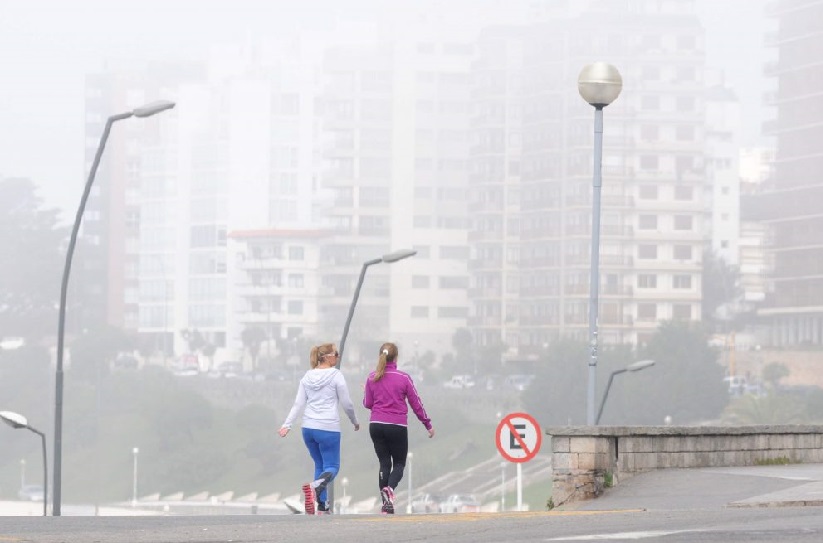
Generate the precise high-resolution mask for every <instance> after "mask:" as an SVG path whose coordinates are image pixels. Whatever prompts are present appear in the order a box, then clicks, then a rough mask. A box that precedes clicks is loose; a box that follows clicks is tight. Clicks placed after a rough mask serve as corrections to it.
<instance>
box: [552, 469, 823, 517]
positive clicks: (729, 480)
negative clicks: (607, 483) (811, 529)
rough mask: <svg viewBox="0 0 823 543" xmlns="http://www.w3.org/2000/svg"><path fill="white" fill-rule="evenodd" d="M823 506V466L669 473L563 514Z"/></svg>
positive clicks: (642, 478) (645, 476)
mask: <svg viewBox="0 0 823 543" xmlns="http://www.w3.org/2000/svg"><path fill="white" fill-rule="evenodd" d="M821 505H823V464H788V465H782V466H749V467H727V468H698V469H667V470H658V471H651V472H647V473H641V474H639V475H635V476H634V477H631V478H629V479H626V480H624V481H622V482H620V483H619V484H618V485H617V486H615V487H614V488H609V489H606V491H605V492H604V494H603V495H601V496H600V497H598V498H597V499H594V500H590V501H586V502H579V503H574V504H569V505H564V506H561V507H560V508H559V509H560V510H580V511H606V510H621V509H644V510H649V511H651V510H670V511H671V510H694V509H715V508H724V507H798V506H821Z"/></svg>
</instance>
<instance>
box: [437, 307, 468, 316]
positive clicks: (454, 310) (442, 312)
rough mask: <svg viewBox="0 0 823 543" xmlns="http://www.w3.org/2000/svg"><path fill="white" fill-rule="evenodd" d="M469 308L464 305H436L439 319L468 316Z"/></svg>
mask: <svg viewBox="0 0 823 543" xmlns="http://www.w3.org/2000/svg"><path fill="white" fill-rule="evenodd" d="M468 314H469V310H468V308H465V307H438V308H437V317H438V318H441V319H462V318H465V317H466V316H468Z"/></svg>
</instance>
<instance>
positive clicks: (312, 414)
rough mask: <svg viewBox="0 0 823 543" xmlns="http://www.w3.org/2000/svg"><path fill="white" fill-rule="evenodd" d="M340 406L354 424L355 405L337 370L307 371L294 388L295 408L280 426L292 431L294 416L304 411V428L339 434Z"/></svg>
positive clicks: (320, 369) (355, 421)
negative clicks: (295, 390) (295, 388)
mask: <svg viewBox="0 0 823 543" xmlns="http://www.w3.org/2000/svg"><path fill="white" fill-rule="evenodd" d="M338 405H341V406H342V407H343V410H344V411H345V412H346V415H347V416H348V417H349V420H350V421H351V422H352V424H359V423H358V422H357V414H356V413H355V412H354V404H353V403H352V401H351V397H350V396H349V389H348V387H347V386H346V379H345V378H344V377H343V374H342V373H340V370H338V369H337V368H315V369H313V370H309V371H307V372H306V375H304V376H303V378H302V379H301V380H300V385H298V387H297V396H296V397H295V398H294V405H293V406H292V408H291V411H289V416H288V417H286V422H284V423H283V428H289V429H290V428H291V426H292V424H293V423H294V419H295V418H297V413H299V412H300V410H301V409H303V408H305V411H304V412H303V428H313V429H315V430H328V431H330V432H339V431H340V414H339V412H338V409H337V406H338Z"/></svg>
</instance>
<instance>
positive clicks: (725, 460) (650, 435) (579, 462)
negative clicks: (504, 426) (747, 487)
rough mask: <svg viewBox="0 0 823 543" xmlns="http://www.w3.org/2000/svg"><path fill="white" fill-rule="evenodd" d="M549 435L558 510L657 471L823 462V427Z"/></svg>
mask: <svg viewBox="0 0 823 543" xmlns="http://www.w3.org/2000/svg"><path fill="white" fill-rule="evenodd" d="M546 433H547V434H548V435H549V436H551V443H552V501H553V503H554V506H555V507H557V506H559V505H562V504H564V503H570V502H575V501H580V500H587V499H591V498H594V497H597V496H598V495H600V494H601V493H602V492H603V489H604V488H606V487H607V486H616V485H617V484H618V483H619V482H620V481H621V480H625V479H626V478H628V477H631V476H632V475H634V474H635V473H641V472H644V471H650V470H655V469H667V468H703V467H718V466H752V465H758V464H763V463H768V462H769V461H778V462H780V461H788V462H792V463H821V462H823V426H798V425H787V426H744V427H722V426H707V427H702V426H681V427H678V426H611V427H609V426H579V427H578V426H569V427H558V428H547V429H546Z"/></svg>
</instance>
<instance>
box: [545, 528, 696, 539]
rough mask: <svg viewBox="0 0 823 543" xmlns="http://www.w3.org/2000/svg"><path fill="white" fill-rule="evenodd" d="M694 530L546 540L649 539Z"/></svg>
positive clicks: (596, 535) (581, 536) (625, 533)
mask: <svg viewBox="0 0 823 543" xmlns="http://www.w3.org/2000/svg"><path fill="white" fill-rule="evenodd" d="M693 531H694V530H671V531H663V530H658V531H655V532H623V533H619V534H594V535H578V536H571V537H555V538H553V539H547V540H546V541H604V540H608V539H648V538H650V537H661V536H664V535H672V534H682V533H685V532H693Z"/></svg>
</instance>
